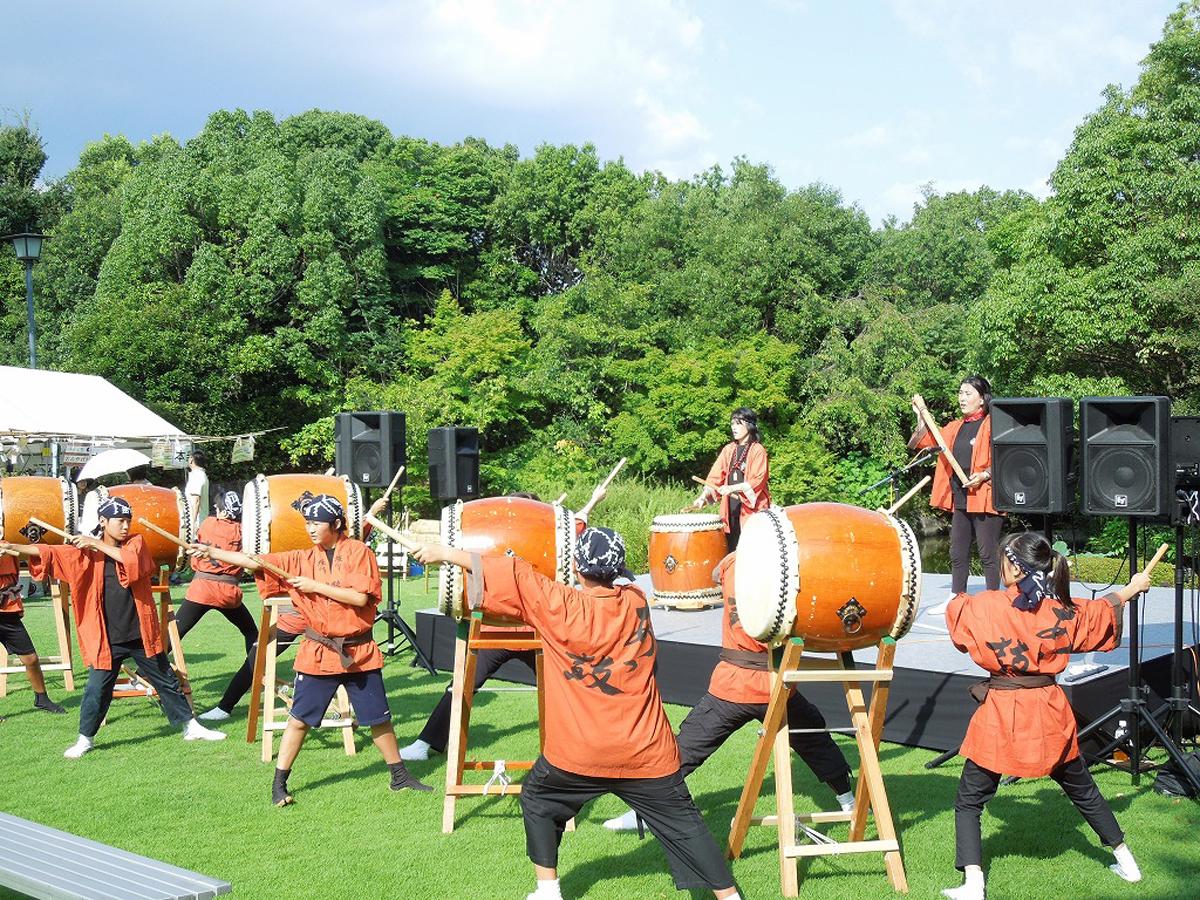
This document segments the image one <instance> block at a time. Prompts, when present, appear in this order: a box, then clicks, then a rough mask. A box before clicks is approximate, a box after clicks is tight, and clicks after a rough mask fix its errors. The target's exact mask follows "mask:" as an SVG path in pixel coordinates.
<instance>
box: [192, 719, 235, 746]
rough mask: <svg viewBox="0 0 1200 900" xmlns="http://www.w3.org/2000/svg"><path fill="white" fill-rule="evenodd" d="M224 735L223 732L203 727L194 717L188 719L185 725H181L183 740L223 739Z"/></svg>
mask: <svg viewBox="0 0 1200 900" xmlns="http://www.w3.org/2000/svg"><path fill="white" fill-rule="evenodd" d="M225 737H226V734H225V732H223V731H213V729H211V728H205V727H204V726H203V725H201V724H200V723H199V722H197V721H196V720H195V719H191V720H189V721H188V723H187V725H185V726H183V739H184V740H185V741H223V740H225Z"/></svg>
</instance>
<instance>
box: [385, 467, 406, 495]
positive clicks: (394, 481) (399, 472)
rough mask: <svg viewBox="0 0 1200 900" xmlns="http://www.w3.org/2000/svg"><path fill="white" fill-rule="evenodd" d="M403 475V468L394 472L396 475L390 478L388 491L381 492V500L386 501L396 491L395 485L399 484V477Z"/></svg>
mask: <svg viewBox="0 0 1200 900" xmlns="http://www.w3.org/2000/svg"><path fill="white" fill-rule="evenodd" d="M403 474H404V466H401V467H400V468H398V469H397V470H396V475H395V477H394V478H392V483H391V484H389V485H388V489H387V490H386V491H384V492H383V499H384V500H386V499H387V498H388V497H390V496H391V495H392V491H394V490H395V489H396V485H397V484H399V483H400V476H401V475H403Z"/></svg>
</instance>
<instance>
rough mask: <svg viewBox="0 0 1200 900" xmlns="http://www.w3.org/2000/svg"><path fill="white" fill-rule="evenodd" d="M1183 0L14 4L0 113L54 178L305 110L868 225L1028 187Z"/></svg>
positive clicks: (1127, 78)
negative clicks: (765, 176)
mask: <svg viewBox="0 0 1200 900" xmlns="http://www.w3.org/2000/svg"><path fill="white" fill-rule="evenodd" d="M1175 6H1176V4H1175V2H1173V0H1125V2H1109V0H1090V2H1085V0H1041V2H1027V0H1010V2H1005V0H1000V2H997V0H992V2H990V3H989V2H976V0H958V2H955V0H843V2H834V0H827V2H818V0H758V2H755V0H744V2H740V3H739V2H715V0H714V2H699V0H694V2H684V0H627V2H601V0H595V2H585V0H578V2H552V0H544V2H499V0H491V2H489V0H443V2H409V3H402V2H391V3H388V2H371V0H339V2H334V3H330V2H327V0H326V2H309V0H291V2H275V0H258V2H254V0H250V2H220V0H216V2H207V3H200V2H192V3H185V2H178V3H176V2H166V0H158V2H146V0H142V2H121V0H109V2H106V3H96V2H76V0H55V2H50V3H42V4H33V3H21V4H19V5H18V6H16V7H15V8H13V7H10V8H8V9H6V10H5V12H4V14H3V21H4V24H5V35H6V38H7V40H6V41H5V44H6V47H5V51H4V53H3V55H2V56H0V115H2V116H3V118H4V119H5V120H6V121H12V120H13V118H14V116H15V115H17V114H19V113H20V112H21V111H22V110H26V109H28V110H29V111H30V113H31V114H32V117H33V120H34V122H35V123H36V124H37V125H38V127H39V128H40V130H41V132H42V135H43V137H44V138H45V140H46V144H47V150H48V152H49V154H50V161H49V163H48V164H47V168H46V174H47V175H48V176H50V177H54V176H58V175H62V174H64V173H65V172H67V171H69V170H70V168H71V167H72V166H73V165H74V163H75V162H76V160H77V159H78V156H79V153H80V151H81V150H82V149H83V147H84V145H85V144H86V143H87V142H88V141H91V140H94V139H96V138H98V137H100V136H101V135H102V134H104V133H106V132H107V133H122V134H125V135H127V136H128V137H130V138H131V139H134V140H142V139H146V138H149V137H151V136H153V135H155V134H161V133H163V132H167V133H170V134H172V135H174V136H175V137H176V138H178V139H180V140H186V139H187V138H189V137H191V136H192V135H194V134H196V132H198V131H199V130H200V129H201V128H202V127H203V124H204V121H205V119H206V117H207V116H208V114H209V113H210V112H212V111H213V110H215V109H220V108H230V107H242V108H246V109H252V110H253V109H266V110H270V111H271V112H273V113H275V114H276V115H278V116H281V117H282V116H287V115H291V114H293V113H297V112H301V111H303V110H305V109H311V108H313V107H321V108H325V109H337V110H343V111H350V112H357V113H362V114H364V115H367V116H370V117H372V118H376V119H379V120H381V121H382V122H384V123H385V124H387V125H388V127H389V128H391V130H392V131H393V132H394V133H397V134H410V135H417V136H421V137H426V138H430V139H433V140H438V141H443V142H453V141H456V140H459V139H461V138H462V137H464V136H468V135H473V136H478V137H483V138H486V139H487V140H488V141H489V142H492V143H496V144H503V143H507V142H511V143H514V144H516V145H517V146H518V147H519V148H520V149H521V151H522V153H524V154H528V153H531V152H532V151H533V149H534V148H535V147H536V146H537V145H538V144H539V143H542V142H546V141H549V142H552V143H564V142H575V143H582V142H584V141H591V142H593V143H594V144H596V146H597V148H598V150H599V152H600V154H601V155H602V156H603V157H605V158H615V157H618V156H620V157H624V159H625V161H626V162H627V163H628V164H629V165H630V166H631V167H633V168H635V169H639V170H640V169H647V168H655V169H660V170H662V171H663V172H665V173H666V174H668V175H670V176H672V177H686V176H689V175H692V174H694V173H695V172H698V171H700V170H702V169H703V168H705V167H707V166H709V165H711V164H713V163H721V164H727V163H728V162H729V160H730V159H732V158H733V157H734V156H735V155H744V156H746V157H748V158H750V159H751V160H752V161H755V162H766V163H769V164H771V165H772V166H773V167H774V168H775V171H776V173H777V174H778V176H779V177H780V178H781V179H782V180H783V181H784V183H786V184H787V185H789V186H791V187H798V186H800V185H803V184H807V183H809V182H813V181H820V182H824V183H825V184H829V185H832V186H833V187H835V188H837V189H839V190H840V191H841V192H842V194H843V196H844V197H845V198H846V200H847V201H848V202H856V203H858V204H859V205H861V206H862V207H863V208H864V209H865V210H866V211H867V212H868V213H869V214H870V215H871V218H872V220H873V221H875V222H877V223H878V222H879V221H880V220H881V219H882V218H883V217H884V216H885V215H889V214H894V215H896V216H898V217H899V218H900V219H901V220H905V219H907V218H909V216H910V215H911V212H912V204H913V202H914V200H915V199H916V198H917V197H918V196H919V192H920V188H921V185H923V184H926V183H929V182H932V183H933V184H934V186H935V188H936V189H938V190H939V191H952V190H963V189H973V188H975V187H977V186H979V185H981V184H987V185H990V186H991V187H994V188H997V189H1003V188H1022V189H1024V190H1028V191H1031V192H1033V193H1035V194H1038V195H1039V196H1044V195H1045V194H1046V192H1047V190H1048V189H1047V186H1046V183H1045V182H1046V178H1047V177H1048V176H1049V174H1050V173H1051V171H1052V170H1053V168H1054V165H1055V162H1056V161H1057V160H1058V159H1059V158H1061V156H1062V154H1063V151H1064V150H1065V149H1066V147H1067V146H1068V145H1069V144H1070V141H1071V136H1072V132H1073V130H1074V128H1075V127H1076V126H1077V125H1078V124H1079V122H1080V121H1081V120H1082V118H1083V117H1084V116H1085V115H1087V114H1088V113H1089V112H1090V111H1092V110H1094V109H1095V108H1096V107H1097V106H1098V105H1099V104H1100V100H1101V92H1102V91H1103V89H1104V87H1105V85H1106V84H1109V83H1118V84H1121V85H1123V86H1126V87H1128V86H1129V85H1131V84H1132V83H1133V82H1134V81H1135V80H1136V78H1137V75H1138V61H1139V60H1140V59H1141V58H1142V57H1144V56H1145V54H1146V52H1147V51H1148V49H1149V45H1150V43H1151V42H1153V41H1155V40H1157V39H1158V37H1159V36H1160V35H1161V31H1162V25H1163V22H1164V21H1165V19H1166V16H1167V15H1168V14H1169V13H1170V12H1171V10H1172V9H1174V8H1175Z"/></svg>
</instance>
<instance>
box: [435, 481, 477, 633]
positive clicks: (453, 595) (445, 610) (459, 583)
mask: <svg viewBox="0 0 1200 900" xmlns="http://www.w3.org/2000/svg"><path fill="white" fill-rule="evenodd" d="M462 507H463V502H462V501H461V500H457V501H455V502H454V504H453V505H450V506H445V507H443V508H442V544H443V545H445V546H447V547H453V548H454V549H456V550H462V549H465V548H463V547H461V546H460V543H461V538H462V528H461V526H460V523H461V522H462ZM467 549H469V548H467ZM437 607H438V612H440V613H442V614H443V615H447V616H454V617H455V618H456V619H458V618H462V612H463V570H462V569H461V568H459V567H458V566H452V565H449V564H448V563H443V564H442V565H440V566H438V601H437Z"/></svg>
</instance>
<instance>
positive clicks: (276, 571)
mask: <svg viewBox="0 0 1200 900" xmlns="http://www.w3.org/2000/svg"><path fill="white" fill-rule="evenodd" d="M250 559H251V560H253V561H254V562H255V563H256V564H257V565H260V566H262V567H263V568H264V569H266V570H267V571H268V572H270V573H271V574H272V575H278V576H279V577H280V578H282V579H283V580H284V581H289V580H291V579H293V578H295V577H296V576H295V575H293V574H292V573H291V572H285V571H284V570H283V569H281V568H279V566H277V565H275V564H274V563H269V562H267V561H266V560H265V559H263V558H262V557H261V556H250Z"/></svg>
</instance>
